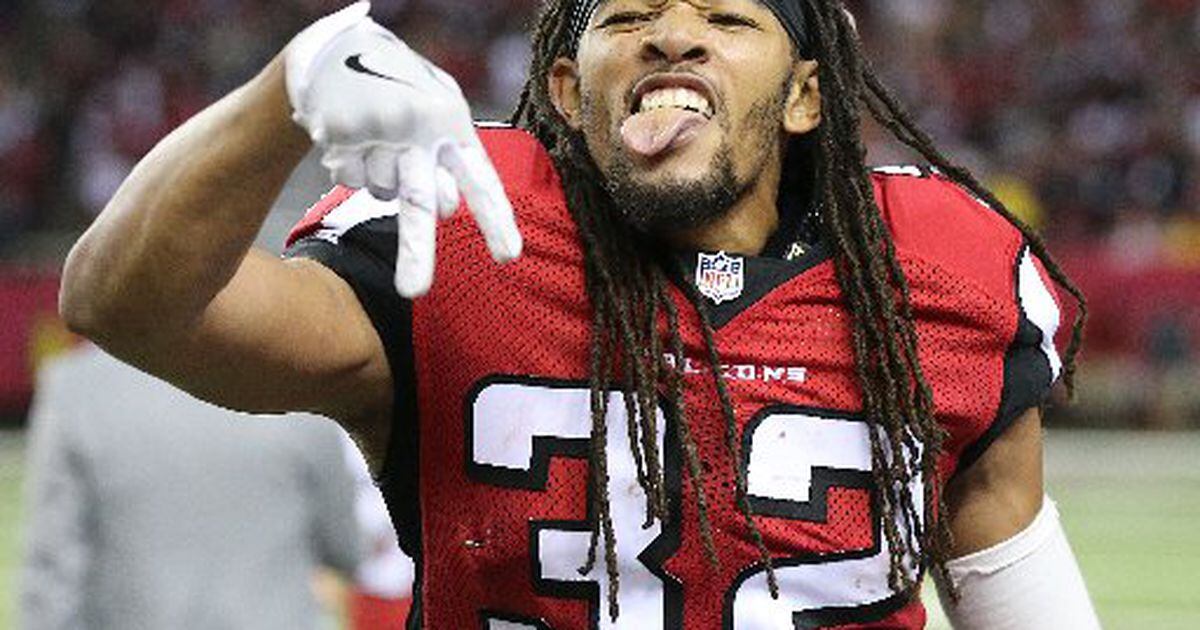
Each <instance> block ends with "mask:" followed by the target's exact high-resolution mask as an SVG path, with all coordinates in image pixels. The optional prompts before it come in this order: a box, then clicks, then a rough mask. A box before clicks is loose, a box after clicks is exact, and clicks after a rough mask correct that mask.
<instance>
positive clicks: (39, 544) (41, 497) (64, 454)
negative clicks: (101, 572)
mask: <svg viewBox="0 0 1200 630" xmlns="http://www.w3.org/2000/svg"><path fill="white" fill-rule="evenodd" d="M61 381H62V378H60V372H59V371H58V370H56V369H54V368H53V367H52V368H50V369H47V370H44V371H43V372H42V378H41V381H40V384H39V387H38V391H37V395H36V399H35V401H34V405H33V408H32V411H31V413H30V419H29V422H30V427H31V429H30V437H29V455H28V464H27V466H26V471H27V472H26V474H27V478H26V479H27V481H26V487H25V498H26V505H27V506H28V507H27V517H26V520H25V526H24V529H25V545H24V549H23V554H22V558H21V573H20V577H19V584H20V586H19V590H20V595H19V601H18V623H17V626H18V627H20V628H24V629H25V630H80V629H82V628H84V627H85V626H86V624H85V623H84V619H83V618H82V614H83V601H84V598H85V596H86V593H85V590H84V589H85V579H86V575H87V570H88V560H89V557H90V555H91V551H92V550H91V549H90V544H91V543H90V538H89V532H88V514H89V511H90V510H91V509H92V507H93V501H94V496H93V495H92V494H91V492H90V491H89V488H88V480H87V476H88V471H87V467H88V463H87V460H86V451H85V449H83V448H82V447H81V445H80V444H79V443H78V441H79V440H80V439H82V437H83V435H84V433H83V432H80V431H75V430H72V427H73V426H78V425H77V423H80V422H86V419H83V418H80V417H78V416H77V415H76V414H79V413H82V410H81V409H78V408H77V406H72V405H69V404H67V397H68V396H70V395H71V394H72V391H71V388H70V387H69V386H68V384H67V383H63V382H61Z"/></svg>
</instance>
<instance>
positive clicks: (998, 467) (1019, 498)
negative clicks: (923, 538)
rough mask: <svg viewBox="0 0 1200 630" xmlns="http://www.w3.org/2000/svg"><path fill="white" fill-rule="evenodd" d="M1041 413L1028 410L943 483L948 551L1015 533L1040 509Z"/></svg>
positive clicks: (957, 552)
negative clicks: (950, 542) (950, 536)
mask: <svg viewBox="0 0 1200 630" xmlns="http://www.w3.org/2000/svg"><path fill="white" fill-rule="evenodd" d="M1043 495H1044V490H1043V485H1042V416H1041V412H1040V411H1038V410H1037V409H1030V410H1029V411H1028V412H1026V413H1025V415H1023V416H1021V417H1020V418H1019V419H1017V421H1016V422H1014V423H1013V425H1012V426H1011V427H1009V428H1008V430H1006V431H1005V432H1004V434H1003V435H1001V436H1000V437H999V438H997V439H996V441H995V442H994V443H992V445H991V446H990V447H988V450H987V451H986V452H984V454H983V455H982V456H980V458H979V459H978V460H977V461H976V462H974V463H973V464H971V466H970V467H969V468H967V469H966V470H964V471H962V472H961V473H959V474H958V475H957V476H956V477H954V478H953V479H952V480H951V481H950V483H949V484H948V485H947V487H946V507H947V510H948V512H949V516H950V531H951V533H953V535H954V550H953V556H954V557H956V558H960V557H962V556H966V555H969V554H972V553H975V552H977V551H981V550H983V549H987V548H989V547H992V546H994V545H996V544H998V543H1001V542H1003V541H1005V540H1008V539H1009V538H1012V537H1013V536H1015V535H1016V534H1018V533H1020V532H1021V531H1022V530H1024V529H1025V528H1026V527H1028V526H1029V524H1030V523H1032V522H1033V519H1034V517H1036V516H1037V514H1038V511H1039V510H1041V509H1042V497H1043Z"/></svg>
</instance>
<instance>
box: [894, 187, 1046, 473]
mask: <svg viewBox="0 0 1200 630" xmlns="http://www.w3.org/2000/svg"><path fill="white" fill-rule="evenodd" d="M875 181H876V186H877V187H878V189H879V191H880V192H879V196H880V199H881V200H882V210H883V211H884V214H885V216H886V218H887V221H888V223H889V227H890V228H891V229H892V231H893V235H894V240H895V244H896V248H897V252H898V254H899V255H900V256H901V257H902V258H903V259H904V260H907V261H920V262H921V263H923V264H922V265H920V266H919V267H920V268H922V269H925V270H930V269H932V270H934V271H932V272H928V271H927V272H926V275H929V274H930V273H932V274H939V275H944V276H950V277H952V278H953V281H945V282H940V283H937V284H936V285H937V287H938V289H939V290H942V291H951V292H952V293H953V294H952V295H938V296H936V297H935V298H934V299H937V300H940V301H941V302H942V303H943V304H945V305H947V306H946V308H945V312H944V313H942V316H948V317H949V318H951V319H953V318H954V317H956V316H970V315H972V314H975V315H977V316H978V318H977V321H976V327H975V329H973V330H969V331H967V330H959V331H958V333H957V334H958V335H959V337H964V336H965V337H970V338H971V339H972V340H973V341H972V342H971V344H972V345H971V347H972V348H973V350H972V352H971V353H970V355H969V356H970V361H969V363H964V364H961V365H956V366H954V369H952V370H948V371H949V372H951V376H949V377H948V378H952V379H954V378H957V379H963V378H968V379H969V378H971V377H970V376H966V375H967V374H970V373H973V374H975V375H982V374H984V373H985V372H986V373H987V374H988V375H989V376H988V377H987V379H986V380H988V381H989V382H991V380H992V379H993V378H995V380H996V381H997V382H996V385H997V386H998V391H997V388H995V387H993V386H990V385H989V386H988V387H982V386H974V387H968V386H967V385H966V384H963V383H958V384H954V383H944V386H945V387H948V388H956V389H960V390H961V391H973V392H974V395H976V396H982V397H983V398H984V399H985V400H986V404H981V405H980V406H979V407H978V408H977V409H975V410H972V412H971V413H970V414H969V415H970V416H971V419H970V421H965V422H962V423H961V424H958V425H956V426H952V427H948V428H949V429H950V430H951V433H952V434H953V435H956V436H960V437H961V440H954V442H957V443H958V444H961V445H962V450H960V451H958V460H957V466H956V468H957V469H958V470H963V469H965V468H967V467H968V466H970V465H971V464H972V463H973V462H975V461H976V460H977V459H978V458H979V457H980V456H981V455H982V454H983V453H984V452H986V451H987V449H988V448H989V447H990V446H991V445H992V444H993V443H994V442H995V440H996V439H997V438H998V437H1000V436H1001V435H1003V434H1004V432H1005V431H1006V430H1007V429H1008V428H1009V427H1011V426H1012V425H1013V423H1014V422H1015V421H1016V420H1017V419H1018V418H1020V417H1021V416H1022V414H1024V413H1025V412H1026V411H1028V410H1029V409H1031V408H1033V407H1038V406H1040V405H1041V404H1043V403H1044V402H1045V400H1046V398H1047V396H1048V395H1049V393H1050V390H1051V388H1052V387H1053V385H1054V383H1055V381H1056V380H1057V379H1058V377H1059V376H1060V373H1061V372H1062V360H1061V359H1060V357H1059V354H1058V351H1057V349H1056V348H1055V345H1054V337H1055V334H1056V333H1057V331H1058V328H1059V320H1060V317H1061V308H1060V304H1059V300H1058V298H1057V296H1056V294H1055V290H1054V284H1053V282H1052V281H1051V280H1050V278H1049V276H1048V274H1047V273H1046V270H1045V268H1044V266H1043V265H1042V263H1041V261H1040V260H1038V258H1037V256H1035V255H1034V254H1033V253H1032V252H1031V250H1030V248H1029V245H1028V242H1027V241H1026V238H1025V236H1024V234H1022V232H1021V231H1020V230H1019V229H1018V228H1017V227H1016V226H1014V225H1013V224H1012V223H1011V222H1010V221H1009V220H1008V219H1006V218H1005V217H1004V216H1002V215H1001V214H1000V213H999V212H996V211H995V210H994V209H992V208H991V207H990V206H989V205H987V204H986V203H984V202H983V201H981V200H980V199H978V198H976V197H975V196H974V195H972V194H971V193H970V192H969V191H968V190H966V189H964V188H963V187H961V186H960V185H958V184H957V183H955V182H954V181H952V180H951V179H949V178H948V177H946V176H945V175H943V174H941V173H938V172H936V171H930V170H924V169H917V168H899V169H897V168H892V169H882V170H880V171H877V172H876V174H875ZM916 268H917V267H909V268H908V269H906V271H910V270H915V269H916ZM926 297H928V296H926ZM981 314H982V315H981ZM993 374H994V375H995V376H994V377H993V376H990V375H993Z"/></svg>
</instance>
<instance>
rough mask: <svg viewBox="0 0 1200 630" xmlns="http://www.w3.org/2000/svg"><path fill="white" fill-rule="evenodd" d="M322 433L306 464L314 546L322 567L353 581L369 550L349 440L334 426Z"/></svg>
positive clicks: (327, 426) (314, 437)
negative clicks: (349, 459) (361, 522)
mask: <svg viewBox="0 0 1200 630" xmlns="http://www.w3.org/2000/svg"><path fill="white" fill-rule="evenodd" d="M312 422H321V421H320V420H313V421H312ZM319 429H320V430H319V431H317V430H314V431H313V432H312V435H311V437H310V439H309V443H308V449H307V452H306V457H305V460H304V462H303V463H304V465H305V466H306V469H307V470H308V474H309V475H310V479H309V483H308V484H307V489H308V493H309V496H308V498H309V502H308V506H309V516H310V518H311V520H312V523H311V531H312V545H313V549H314V550H315V551H316V554H315V555H316V558H317V560H318V561H319V562H320V563H321V564H322V565H323V566H325V567H328V568H330V569H333V570H334V571H336V572H338V573H339V574H341V575H342V576H343V577H345V578H346V579H347V580H350V581H353V580H354V574H355V571H357V570H358V565H359V563H360V562H362V559H363V557H364V555H365V551H366V549H365V544H364V541H363V535H362V528H361V527H360V526H359V523H358V515H357V512H356V508H357V504H356V499H357V496H358V493H357V487H356V483H355V478H354V475H353V473H352V472H351V470H350V466H349V465H348V464H347V461H346V454H345V447H344V444H343V439H348V438H344V435H343V432H342V431H341V429H338V428H337V427H336V426H334V425H332V424H323V425H322V426H320V427H319Z"/></svg>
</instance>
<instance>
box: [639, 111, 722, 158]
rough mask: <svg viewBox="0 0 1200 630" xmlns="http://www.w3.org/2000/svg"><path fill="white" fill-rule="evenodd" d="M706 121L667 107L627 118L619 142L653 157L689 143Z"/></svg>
mask: <svg viewBox="0 0 1200 630" xmlns="http://www.w3.org/2000/svg"><path fill="white" fill-rule="evenodd" d="M707 122H708V119H707V118H705V117H704V116H703V115H701V114H698V113H696V112H693V111H688V110H685V109H677V108H674V107H668V108H665V109H658V110H655V111H652V112H643V113H640V114H634V115H633V116H630V117H629V118H628V119H626V120H625V124H623V125H621V139H622V140H624V141H625V147H626V148H628V149H629V150H630V151H632V152H634V153H636V154H638V155H640V156H642V157H644V158H654V157H658V156H659V155H661V154H662V153H664V152H666V151H668V150H670V149H674V148H676V147H679V146H682V145H684V144H686V143H687V142H689V141H690V140H691V139H692V138H694V137H695V136H696V132H697V130H698V129H699V128H700V127H702V126H704V124H705V123H707Z"/></svg>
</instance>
